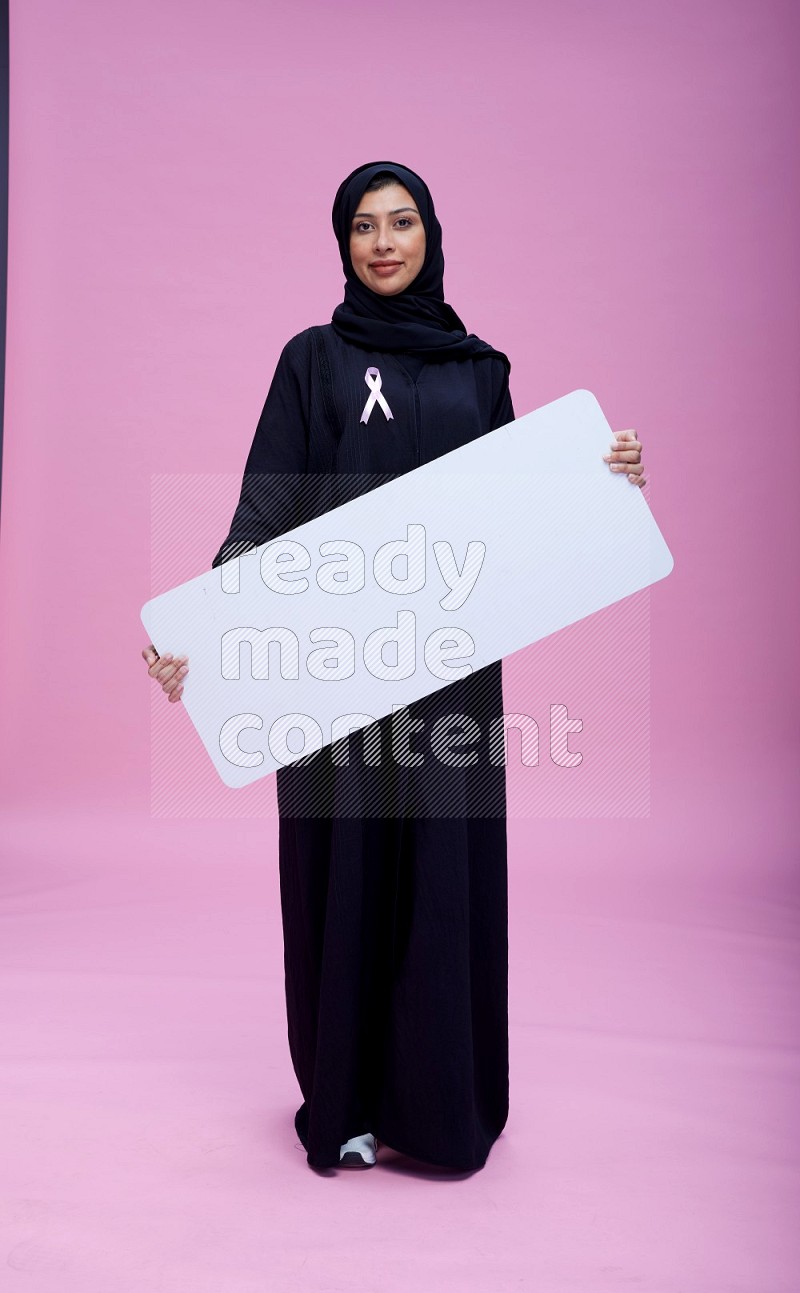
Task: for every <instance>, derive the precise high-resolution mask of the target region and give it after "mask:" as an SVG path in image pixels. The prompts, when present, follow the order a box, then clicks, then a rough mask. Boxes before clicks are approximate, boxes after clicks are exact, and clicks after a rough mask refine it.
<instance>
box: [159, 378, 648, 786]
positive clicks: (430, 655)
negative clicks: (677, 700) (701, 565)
mask: <svg viewBox="0 0 800 1293" xmlns="http://www.w3.org/2000/svg"><path fill="white" fill-rule="evenodd" d="M613 439H614V437H613V434H612V432H611V428H610V426H609V424H608V422H607V421H606V419H605V417H604V416H603V412H602V410H601V408H600V405H599V404H598V402H597V400H596V398H595V397H594V396H593V395H592V394H591V392H589V391H585V390H577V391H572V392H571V393H570V394H569V395H565V396H563V397H562V398H561V399H558V400H554V401H553V402H552V403H550V404H547V405H545V406H544V407H542V408H540V409H536V410H535V411H534V412H532V413H528V414H526V415H525V416H524V417H520V418H517V419H516V420H515V421H514V422H510V423H509V424H508V425H507V426H504V427H500V428H498V429H497V430H496V431H492V432H489V433H487V434H486V435H483V436H479V437H478V438H477V439H476V440H473V441H471V442H470V443H469V444H466V445H463V446H462V447H461V448H459V449H455V450H453V451H452V452H450V453H447V454H444V455H442V456H441V457H439V458H436V459H434V461H432V462H429V463H426V464H424V465H423V466H420V467H417V468H415V469H414V470H413V471H410V472H406V473H405V474H404V475H402V476H398V477H397V478H396V479H394V480H391V481H389V482H388V483H386V484H384V485H380V486H379V487H377V488H374V489H371V490H369V491H368V492H367V493H365V494H363V495H361V496H360V497H358V498H356V499H353V500H351V501H350V502H347V503H345V504H344V505H342V506H340V507H336V508H333V509H332V510H331V511H329V512H326V513H325V514H324V515H323V516H318V517H316V518H315V519H314V520H312V521H308V522H306V523H305V524H303V525H300V526H297V527H296V528H295V529H293V530H289V531H287V533H286V534H284V535H282V536H280V537H278V538H275V539H272V540H270V542H269V543H266V544H262V545H261V547H259V548H257V549H254V550H253V551H251V552H250V553H246V554H245V555H243V556H241V557H238V558H234V559H233V560H231V561H228V562H225V563H224V565H222V566H220V567H217V568H216V569H214V570H209V571H206V572H204V573H203V574H201V575H198V576H197V577H196V578H195V579H190V580H189V581H188V582H187V583H184V584H180V585H179V586H178V587H177V588H173V589H171V590H170V591H169V592H166V593H163V594H161V595H160V596H159V597H155V598H153V599H152V600H151V601H148V602H147V603H146V604H145V605H144V606H143V608H142V612H141V616H142V622H143V624H144V626H145V628H146V630H147V632H148V634H149V636H150V640H151V641H152V642H153V643H154V645H155V647H156V649H157V651H158V652H159V653H160V654H161V655H163V654H165V653H166V652H172V653H173V654H174V655H183V654H186V655H188V657H189V666H190V668H189V672H188V674H187V675H186V683H185V688H184V692H183V704H184V705H185V707H186V711H187V713H188V715H189V717H190V719H191V721H192V723H193V724H194V726H195V728H196V729H197V732H198V735H199V736H200V739H201V740H202V742H203V744H204V745H205V747H206V749H207V750H208V753H209V756H210V758H211V760H212V762H213V764H214V766H215V768H216V769H217V771H218V773H219V775H220V777H221V778H222V780H223V781H224V782H225V784H226V785H228V786H232V787H237V786H244V785H247V784H249V783H250V782H253V781H256V780H258V779H259V778H260V777H263V776H266V775H267V774H268V773H270V772H273V771H274V770H275V769H276V768H279V767H281V766H284V765H286V764H288V763H292V762H294V761H296V760H297V759H299V758H300V757H302V756H303V755H308V754H310V753H312V752H313V751H314V750H316V749H319V748H321V747H322V746H324V745H328V744H329V743H330V742H331V741H332V740H334V739H336V738H338V737H339V736H341V735H343V734H345V733H346V732H347V730H356V729H358V728H360V727H363V726H366V725H367V724H368V723H370V722H373V721H376V720H377V719H380V718H383V717H385V716H386V715H388V714H391V713H392V711H393V710H396V709H398V708H401V707H403V706H405V705H409V704H411V703H412V702H413V701H415V700H418V699H419V698H420V697H422V696H425V695H428V694H429V693H431V692H433V691H436V690H438V689H439V688H442V687H446V686H448V684H449V683H450V682H452V681H454V680H455V679H456V678H457V677H460V676H462V675H463V674H465V673H467V672H470V671H474V670H476V669H479V668H481V667H483V666H484V665H487V664H490V663H491V662H492V661H495V660H500V659H502V658H503V657H504V656H507V655H510V654H511V653H512V652H514V651H519V650H520V649H521V648H523V647H526V646H528V645H529V644H530V643H532V642H536V641H538V640H539V639H540V638H543V637H547V636H548V635H549V634H551V633H555V632H557V631H558V630H559V629H562V628H564V627H566V626H567V625H569V624H574V623H575V622H576V621H577V620H581V619H584V618H585V617H586V616H587V615H592V614H594V613H595V612H596V611H599V610H602V609H603V607H605V606H610V605H611V604H612V603H614V602H617V601H620V600H621V599H622V598H623V597H628V596H630V595H631V594H632V593H635V592H638V591H639V590H640V589H642V588H646V587H647V586H649V585H650V584H653V583H655V582H656V581H658V580H659V579H663V578H664V577H665V576H666V575H668V574H669V573H670V571H671V570H672V566H673V559H672V555H671V553H670V551H669V549H668V548H667V545H666V543H665V541H664V539H663V537H662V535H661V532H660V531H659V529H658V526H657V525H656V523H655V520H654V519H653V516H652V514H651V512H650V509H649V507H648V505H647V503H646V501H645V499H644V497H643V495H642V492H641V490H640V489H638V488H636V487H635V486H633V485H631V484H630V483H629V482H628V480H627V475H626V473H624V472H612V471H610V470H609V467H608V464H607V463H605V462H603V460H602V455H603V454H604V453H606V452H607V451H608V446H609V444H610V443H611V442H612V441H613ZM398 541H399V543H398ZM387 544H388V545H394V546H393V547H388V548H387V547H386V546H385V545H387ZM320 545H323V546H322V550H321V546H320ZM389 558H393V559H392V560H391V561H390V560H389ZM401 612H404V614H401ZM270 630H276V632H270ZM382 630H383V632H382ZM270 639H272V640H271V643H270ZM164 703H165V704H166V703H167V701H166V697H165V698H164ZM298 716H299V717H298Z"/></svg>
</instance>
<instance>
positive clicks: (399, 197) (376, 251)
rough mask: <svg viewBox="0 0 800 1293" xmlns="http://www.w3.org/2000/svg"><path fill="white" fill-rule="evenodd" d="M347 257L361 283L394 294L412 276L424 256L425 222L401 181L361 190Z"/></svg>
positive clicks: (383, 294) (399, 290)
mask: <svg viewBox="0 0 800 1293" xmlns="http://www.w3.org/2000/svg"><path fill="white" fill-rule="evenodd" d="M350 259H351V260H352V262H353V269H354V270H355V272H356V274H357V275H358V277H359V278H360V279H361V282H362V283H366V285H367V287H371V288H372V290H373V292H377V293H378V295H379V296H395V295H396V294H397V293H398V292H402V290H403V288H404V287H408V285H409V283H411V282H412V281H413V279H415V278H416V276H417V274H418V273H419V271H420V270H421V269H422V262H423V260H424V259H425V226H424V225H423V223H422V217H421V216H420V214H419V211H418V210H417V206H416V203H415V202H414V199H413V198H412V196H411V194H410V193H409V191H408V189H407V188H405V186H404V185H402V184H391V185H389V186H388V187H387V188H385V189H378V190H377V191H376V192H374V193H364V194H363V195H362V197H361V201H360V202H359V204H358V210H357V211H356V213H355V215H354V216H353V221H352V224H351V226H350Z"/></svg>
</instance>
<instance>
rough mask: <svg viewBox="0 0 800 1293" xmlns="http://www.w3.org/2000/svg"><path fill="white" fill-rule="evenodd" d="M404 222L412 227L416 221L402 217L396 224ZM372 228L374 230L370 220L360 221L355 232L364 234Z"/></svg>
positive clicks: (355, 226)
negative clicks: (365, 230)
mask: <svg viewBox="0 0 800 1293" xmlns="http://www.w3.org/2000/svg"><path fill="white" fill-rule="evenodd" d="M402 221H405V223H406V225H412V224H413V223H414V221H413V220H411V219H410V218H409V216H400V217H399V219H398V220H396V221H395V223H396V224H400V223H401V222H402ZM371 228H372V225H371V224H370V222H369V220H359V221H358V223H357V224H356V225H354V228H353V232H354V233H362V232H363V231H364V229H371Z"/></svg>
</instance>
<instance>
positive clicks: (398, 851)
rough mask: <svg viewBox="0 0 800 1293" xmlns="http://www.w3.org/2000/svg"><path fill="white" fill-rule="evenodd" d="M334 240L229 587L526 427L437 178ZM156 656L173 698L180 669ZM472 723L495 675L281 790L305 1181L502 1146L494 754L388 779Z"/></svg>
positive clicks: (275, 407)
mask: <svg viewBox="0 0 800 1293" xmlns="http://www.w3.org/2000/svg"><path fill="white" fill-rule="evenodd" d="M333 227H334V232H335V234H336V237H337V241H338V244H339V250H340V253H341V258H342V265H343V268H344V274H345V292H344V300H343V302H342V303H341V304H340V305H339V306H337V308H336V309H335V310H334V312H333V316H332V319H331V323H330V324H327V325H325V326H324V327H321V328H308V329H306V330H305V331H304V332H301V333H299V334H297V335H296V336H294V337H292V338H291V339H290V341H289V342H287V344H286V346H285V347H284V349H283V351H282V353H281V356H280V359H279V362H278V366H277V369H276V372H275V375H274V377H273V381H272V384H271V386H270V390H269V393H268V395H267V399H266V402H265V405H264V409H263V412H262V415H261V418H260V420H259V424H258V427H257V430H256V434H255V437H254V440H253V445H252V448H251V450H250V454H249V456H248V460H247V464H246V466H245V472H244V479H243V482H242V491H241V496H240V499H239V503H238V505H237V508H236V511H235V514H234V517H233V520H232V523H231V527H230V532H229V534H228V536H227V538H226V540H225V542H224V544H223V545H222V547H221V549H220V550H219V552H218V553H217V554H216V556H215V558H214V561H213V563H212V564H213V565H215V566H216V565H219V564H221V562H223V561H225V560H228V559H231V558H232V557H235V556H237V555H239V554H240V553H242V552H243V551H244V550H246V549H247V548H249V547H252V546H255V545H260V544H262V543H265V542H267V541H268V540H269V539H271V538H273V537H275V536H277V535H280V534H282V533H284V532H285V531H287V530H289V529H291V528H292V527H293V526H295V525H298V524H301V523H302V522H303V521H305V520H308V519H310V518H311V517H313V516H316V515H320V514H322V513H324V512H326V511H328V510H330V508H331V507H334V506H338V505H339V504H341V503H342V502H345V501H346V500H347V499H348V498H352V497H355V496H357V495H359V494H361V493H364V492H366V491H367V490H370V489H374V488H376V487H378V486H380V485H381V484H383V483H385V482H386V481H387V480H389V479H392V478H394V477H395V476H397V475H400V474H402V473H404V472H407V471H410V470H413V469H414V468H415V467H417V466H419V465H421V464H422V463H425V462H428V461H430V460H431V459H433V458H436V457H438V456H440V455H441V454H444V453H448V452H449V451H450V450H452V449H456V448H458V447H459V446H460V445H462V444H465V443H466V442H468V441H469V440H472V439H474V438H475V437H477V436H479V435H483V434H485V433H486V432H488V431H491V430H493V429H495V428H496V427H499V426H503V425H504V424H505V423H507V422H510V421H512V420H513V419H514V416H515V415H514V410H513V406H512V402H511V396H510V393H509V384H508V375H509V371H510V364H509V361H508V358H507V356H506V355H505V354H503V352H502V351H498V350H495V349H493V348H492V347H491V346H490V345H488V344H487V343H486V342H485V341H482V340H481V339H480V338H478V337H477V336H475V335H474V334H471V333H470V334H467V332H466V328H465V327H464V325H463V324H462V322H461V320H460V319H459V317H458V315H457V314H456V313H455V312H454V310H453V309H452V308H451V307H450V306H449V305H448V304H447V303H446V302H445V300H444V288H443V274H444V257H443V254H442V243H441V227H440V225H439V222H438V220H437V218H436V214H435V211H434V206H433V201H432V198H431V195H430V192H429V190H428V188H427V186H426V185H425V183H424V182H423V181H422V180H421V179H420V177H419V176H418V175H416V174H415V173H414V172H413V171H411V170H409V169H408V168H407V167H404V166H400V165H398V164H396V163H393V162H372V163H369V164H367V165H365V166H360V167H358V168H357V169H356V170H355V171H353V172H352V173H351V174H350V175H349V176H348V177H347V178H346V179H345V180H344V181H343V182H342V184H341V185H340V186H339V189H338V192H337V194H336V198H335V201H334V206H333ZM622 434H623V435H625V436H627V440H628V445H627V447H626V449H624V450H620V449H619V447H618V446H614V445H612V446H611V447H610V449H611V452H610V453H609V454H608V455H606V458H607V461H609V464H610V465H612V466H613V467H614V468H615V469H621V470H625V471H628V472H629V473H630V475H629V479H630V480H632V481H634V482H635V483H639V484H641V483H643V481H644V477H643V476H642V475H641V466H640V453H639V451H640V448H641V446H640V445H639V442H638V441H637V440H636V439H635V436H634V433H633V432H628V433H622ZM332 537H337V536H332ZM143 655H144V656H145V659H146V660H147V662H148V665H149V672H150V674H151V676H152V677H154V678H157V679H158V681H159V682H160V683H161V685H162V687H163V688H164V690H165V692H166V693H167V694H168V697H169V699H170V701H176V700H178V699H179V698H180V694H181V691H182V686H183V683H182V678H183V677H184V676H185V672H186V669H187V665H186V658H185V657H179V658H178V659H176V660H173V659H172V658H171V657H170V656H167V655H165V656H164V657H163V658H161V659H159V658H158V657H157V655H156V652H155V648H154V647H153V646H152V644H151V645H150V646H149V647H148V648H146V649H145V651H144V652H143ZM455 712H458V713H459V714H466V715H468V716H469V718H470V719H472V720H474V722H476V723H478V724H479V726H480V728H481V730H482V731H483V732H486V731H487V729H488V725H489V724H490V722H491V720H492V718H496V717H497V716H499V715H502V712H503V696H502V672H501V664H500V662H499V661H498V662H497V663H495V664H492V665H490V666H488V667H486V668H482V669H479V670H477V671H475V672H473V673H472V674H470V675H468V676H467V677H465V678H463V679H461V680H459V681H458V682H455V683H451V684H449V685H448V686H447V687H445V688H443V689H441V690H439V691H438V692H435V693H433V694H432V695H430V696H427V697H424V698H423V699H422V700H420V701H417V702H415V703H413V704H411V705H410V706H408V707H407V708H406V709H405V710H404V711H402V712H401V714H400V715H392V716H390V717H387V718H385V719H383V720H381V721H380V722H378V723H377V724H373V725H372V726H371V728H370V729H369V732H370V733H371V735H372V737H373V738H375V739H376V740H378V739H379V748H380V751H381V758H380V764H379V766H373V764H372V763H371V762H369V761H368V760H367V757H366V754H365V751H366V749H367V735H368V733H367V729H364V730H363V731H362V733H361V736H362V738H363V744H362V745H361V746H360V750H358V751H353V750H352V749H351V750H350V760H349V762H348V763H344V762H342V761H341V759H340V758H339V757H337V752H338V754H341V750H340V748H339V747H341V745H342V743H341V742H337V743H336V744H335V745H329V746H327V747H325V749H324V750H323V751H321V752H320V754H319V755H317V756H314V757H313V758H311V759H307V760H299V761H298V762H296V763H294V764H292V765H290V766H287V767H284V768H281V769H280V770H279V771H278V773H277V784H278V805H279V816H280V826H279V859H280V887H281V907H282V918H283V933H284V964H285V986H286V1005H287V1019H288V1039H289V1046H290V1052H291V1057H292V1062H293V1065H294V1069H295V1073H296V1075H297V1079H298V1082H299V1086H300V1089H301V1092H302V1095H303V1103H302V1105H301V1106H300V1108H299V1109H298V1111H297V1114H296V1115H295V1127H296V1130H297V1133H298V1136H299V1137H300V1140H301V1142H302V1144H303V1146H304V1148H305V1149H306V1152H307V1161H308V1163H309V1164H310V1165H311V1166H312V1167H320V1168H324V1167H332V1166H338V1165H345V1166H349V1165H352V1166H371V1165H372V1164H373V1163H374V1162H375V1161H376V1155H375V1151H376V1148H377V1145H378V1144H380V1143H383V1144H386V1145H389V1146H390V1147H392V1148H393V1149H395V1150H398V1151H400V1152H401V1153H404V1154H407V1155H409V1156H411V1157H414V1158H417V1159H419V1160H421V1161H424V1162H427V1163H430V1164H435V1165H438V1166H440V1167H445V1168H450V1169H453V1170H456V1171H471V1170H475V1169H477V1168H481V1167H482V1166H483V1165H484V1163H485V1162H486V1159H487V1156H488V1154H489V1151H490V1149H491V1146H492V1144H493V1143H494V1141H495V1140H496V1138H497V1137H498V1136H499V1135H500V1133H501V1131H502V1130H503V1127H504V1126H505V1124H506V1120H507V1116H508V1095H509V1082H508V1004H507V1003H508V941H507V928H508V902H507V869H506V816H505V807H506V804H505V769H504V766H503V765H502V764H497V763H496V762H492V761H491V760H490V758H489V754H488V746H487V743H486V742H484V743H483V745H482V747H481V752H480V753H479V755H478V760H477V762H476V763H473V764H469V765H468V766H450V765H445V764H442V763H440V762H439V761H438V760H436V759H433V760H432V759H431V758H430V757H429V758H428V759H427V760H420V763H421V764H422V766H418V764H417V763H415V761H414V759H411V760H408V759H406V758H403V759H401V760H399V761H398V760H396V759H395V758H394V757H393V751H394V750H395V749H396V747H395V746H394V745H393V743H392V737H393V735H394V734H395V733H396V730H397V724H398V722H399V723H401V724H405V727H404V729H403V730H404V732H405V734H406V737H408V734H409V733H418V732H420V731H422V730H423V729H425V730H428V731H429V730H430V725H431V724H432V723H433V722H434V721H435V720H436V718H437V717H441V716H443V715H452V714H453V713H455ZM356 744H359V743H358V742H356ZM372 748H373V749H374V748H375V747H374V746H373V747H372ZM405 748H406V750H408V749H410V748H413V740H412V741H411V744H410V745H409V744H408V743H407V744H406V747H405Z"/></svg>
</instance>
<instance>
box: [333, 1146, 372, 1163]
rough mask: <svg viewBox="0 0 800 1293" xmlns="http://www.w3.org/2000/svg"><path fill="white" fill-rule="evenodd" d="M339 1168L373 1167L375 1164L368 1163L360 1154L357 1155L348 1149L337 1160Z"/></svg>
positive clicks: (354, 1151)
mask: <svg viewBox="0 0 800 1293" xmlns="http://www.w3.org/2000/svg"><path fill="white" fill-rule="evenodd" d="M339 1166H340V1167H374V1166H375V1164H374V1163H368V1162H367V1160H366V1159H365V1158H362V1156H361V1154H359V1153H358V1152H357V1151H356V1150H355V1149H348V1151H347V1153H346V1154H342V1157H341V1158H340V1159H339Z"/></svg>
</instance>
